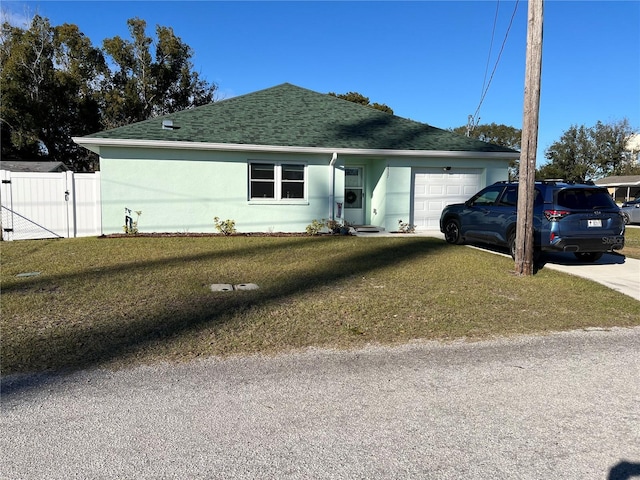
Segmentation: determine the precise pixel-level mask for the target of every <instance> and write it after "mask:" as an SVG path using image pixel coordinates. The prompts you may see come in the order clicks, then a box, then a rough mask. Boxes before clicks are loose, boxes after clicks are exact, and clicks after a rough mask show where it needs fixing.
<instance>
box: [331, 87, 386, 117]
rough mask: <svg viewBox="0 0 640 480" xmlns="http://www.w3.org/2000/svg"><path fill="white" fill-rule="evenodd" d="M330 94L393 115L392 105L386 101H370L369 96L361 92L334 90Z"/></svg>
mask: <svg viewBox="0 0 640 480" xmlns="http://www.w3.org/2000/svg"><path fill="white" fill-rule="evenodd" d="M329 95H331V96H332V97H337V98H341V99H343V100H347V101H349V102H353V103H357V104H359V105H364V106H365V107H371V108H375V109H376V110H380V111H381V112H385V113H390V114H392V115H393V110H392V109H391V108H390V107H388V106H387V105H385V104H384V103H376V102H374V103H371V102H370V101H369V97H365V96H364V95H362V94H361V93H357V92H347V93H340V94H336V93H333V92H329Z"/></svg>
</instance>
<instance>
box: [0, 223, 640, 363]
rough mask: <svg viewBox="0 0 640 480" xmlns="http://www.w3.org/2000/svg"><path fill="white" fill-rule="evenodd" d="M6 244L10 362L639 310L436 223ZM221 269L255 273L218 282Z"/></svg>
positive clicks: (614, 322) (162, 353)
mask: <svg viewBox="0 0 640 480" xmlns="http://www.w3.org/2000/svg"><path fill="white" fill-rule="evenodd" d="M627 239H628V240H627V242H628V243H627V245H628V247H629V246H630V245H629V237H627ZM1 247H2V272H1V276H0V279H1V286H2V320H1V328H2V342H1V347H0V348H1V350H0V353H1V355H2V371H3V372H2V373H3V375H5V374H9V373H14V372H27V371H40V370H47V369H51V370H63V369H74V368H85V367H91V366H107V367H122V366H128V365H133V364H139V363H149V362H155V361H162V360H165V361H175V360H189V359H193V358H196V357H202V356H208V355H233V354H249V353H274V352H281V351H289V350H292V349H298V348H305V347H310V346H318V347H336V348H350V347H358V346H363V345H365V344H368V343H376V344H395V343H400V342H406V341H410V340H413V339H445V340H450V339H455V338H461V337H466V338H469V339H478V338H485V337H488V336H492V335H516V334H522V333H533V332H546V331H553V330H565V329H575V328H587V327H604V328H606V327H611V326H630V325H638V324H640V302H638V301H635V300H633V299H631V298H628V297H626V296H625V295H622V294H620V293H617V292H615V291H613V290H610V289H608V288H605V287H603V286H602V285H599V284H596V283H593V282H590V281H587V280H584V279H580V278H577V277H572V276H567V275H564V274H561V273H559V272H554V271H552V270H550V269H542V270H541V271H539V272H538V273H537V274H536V275H534V276H532V277H523V278H521V277H517V276H514V275H513V273H512V272H513V269H514V265H513V261H512V260H511V259H509V258H505V257H501V256H496V255H493V254H491V253H489V252H485V251H480V250H476V249H471V248H465V247H455V246H450V245H447V244H445V242H444V241H442V240H439V239H436V238H425V237H417V236H411V235H398V236H397V237H391V238H380V237H379V238H359V237H331V236H320V237H242V236H238V237H202V238H193V237H182V238H180V237H167V238H143V237H127V238H84V239H69V240H38V241H17V242H10V243H7V242H5V243H2V245H1ZM628 247H627V248H628ZM36 272H40V274H39V275H36V274H35V273H36ZM19 274H30V276H18V275H19ZM219 283H228V284H241V283H255V284H257V285H258V286H259V287H260V288H259V289H258V290H247V291H234V292H212V291H211V289H210V285H211V284H219Z"/></svg>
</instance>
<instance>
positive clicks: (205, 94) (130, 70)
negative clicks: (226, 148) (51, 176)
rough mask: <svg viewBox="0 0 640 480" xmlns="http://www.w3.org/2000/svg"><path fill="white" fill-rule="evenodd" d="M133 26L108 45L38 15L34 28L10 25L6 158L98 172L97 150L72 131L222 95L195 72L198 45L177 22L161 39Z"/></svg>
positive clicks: (1, 32)
mask: <svg viewBox="0 0 640 480" xmlns="http://www.w3.org/2000/svg"><path fill="white" fill-rule="evenodd" d="M127 24H128V26H129V32H130V34H131V40H126V39H122V38H120V37H114V38H111V39H105V40H104V43H103V47H102V48H98V47H94V46H93V45H92V43H91V41H90V40H89V38H88V37H86V36H85V35H84V34H83V33H82V32H80V30H79V29H78V27H77V26H76V25H71V24H64V25H61V26H55V27H54V26H51V24H50V23H49V20H48V19H46V18H43V17H40V16H38V15H36V16H34V17H33V19H32V21H31V24H30V25H29V27H28V28H26V29H24V28H20V27H15V26H12V25H11V24H9V23H8V22H5V23H3V24H2V26H1V27H0V64H1V65H2V70H1V71H0V84H1V85H2V89H1V91H0V95H1V97H0V127H1V129H2V131H1V143H2V152H1V154H2V158H3V159H23V160H51V161H61V162H64V163H65V164H67V165H69V166H70V167H71V168H72V169H73V170H76V171H86V170H91V169H93V167H94V166H95V162H96V157H95V155H94V154H92V153H90V152H88V151H87V150H85V149H84V148H81V147H79V146H78V145H76V144H75V143H74V142H73V141H72V140H71V137H72V136H82V135H87V134H89V133H93V132H96V131H99V130H101V129H107V128H113V127H117V126H120V125H124V124H127V123H131V122H135V121H140V120H145V119H147V118H151V117H154V116H158V115H163V114H167V113H172V112H175V111H178V110H184V109H185V108H190V107H194V106H198V105H203V104H206V103H210V102H212V101H213V100H214V93H215V91H216V88H217V87H216V85H215V84H209V83H207V82H206V81H205V80H203V79H202V78H200V76H199V75H198V73H196V72H194V71H193V64H192V63H191V58H192V56H193V51H192V50H191V48H190V47H189V46H188V45H186V44H184V43H183V42H182V40H181V39H180V38H179V37H177V36H176V35H175V34H174V32H173V30H172V29H171V28H167V27H161V26H158V27H157V28H156V37H157V39H156V40H154V39H153V38H151V37H149V36H147V34H146V33H145V30H146V23H145V22H144V21H143V20H140V19H137V18H135V19H131V20H129V21H128V22H127ZM108 59H110V61H108ZM110 66H111V68H113V70H112V69H111V68H110Z"/></svg>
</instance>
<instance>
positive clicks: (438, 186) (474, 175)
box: [413, 168, 482, 230]
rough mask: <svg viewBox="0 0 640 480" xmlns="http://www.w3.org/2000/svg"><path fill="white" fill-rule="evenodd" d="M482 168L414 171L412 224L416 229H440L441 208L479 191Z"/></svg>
mask: <svg viewBox="0 0 640 480" xmlns="http://www.w3.org/2000/svg"><path fill="white" fill-rule="evenodd" d="M481 173H482V170H481V169H455V168H454V169H452V170H450V171H448V172H446V173H443V172H442V169H439V168H438V169H435V168H434V169H428V168H426V169H418V170H415V171H414V175H413V179H414V198H413V223H414V225H416V229H417V230H437V229H438V228H439V227H440V214H441V212H442V209H443V208H444V207H446V206H447V205H450V204H452V203H462V202H464V201H466V200H468V199H469V198H470V197H471V196H472V195H473V194H475V193H476V192H477V191H478V190H480V179H481Z"/></svg>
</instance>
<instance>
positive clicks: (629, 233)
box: [620, 227, 640, 260]
mask: <svg viewBox="0 0 640 480" xmlns="http://www.w3.org/2000/svg"><path fill="white" fill-rule="evenodd" d="M620 253H622V254H623V255H624V256H626V257H629V258H636V259H639V260H640V228H629V227H627V229H626V230H625V233H624V248H623V249H622V250H621V251H620Z"/></svg>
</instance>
